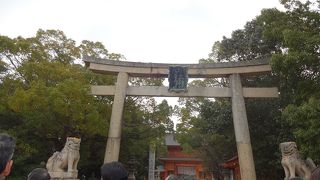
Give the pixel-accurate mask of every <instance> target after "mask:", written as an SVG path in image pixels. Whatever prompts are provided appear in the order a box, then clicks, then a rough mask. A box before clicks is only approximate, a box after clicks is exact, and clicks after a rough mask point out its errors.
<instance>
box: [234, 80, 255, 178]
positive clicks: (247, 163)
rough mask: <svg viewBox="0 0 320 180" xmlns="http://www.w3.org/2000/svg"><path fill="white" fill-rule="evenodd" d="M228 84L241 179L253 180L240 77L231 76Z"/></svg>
mask: <svg viewBox="0 0 320 180" xmlns="http://www.w3.org/2000/svg"><path fill="white" fill-rule="evenodd" d="M230 83H231V92H232V98H231V99H232V114H233V125H234V131H235V136H236V143H237V150H238V157H239V165H240V174H241V179H245V180H255V179H256V172H255V167H254V161H253V154H252V148H251V141H250V132H249V125H248V120H247V113H246V108H245V103H244V98H243V89H242V85H241V80H240V75H239V74H233V75H231V76H230Z"/></svg>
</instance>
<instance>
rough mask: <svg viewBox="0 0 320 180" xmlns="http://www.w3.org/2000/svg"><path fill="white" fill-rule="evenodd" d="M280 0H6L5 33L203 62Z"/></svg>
mask: <svg viewBox="0 0 320 180" xmlns="http://www.w3.org/2000/svg"><path fill="white" fill-rule="evenodd" d="M273 7H278V8H279V7H281V5H280V3H279V2H278V0H0V34H1V35H6V36H9V37H16V36H18V35H21V36H23V37H30V36H34V35H35V33H36V31H37V30H38V29H39V28H42V29H59V30H62V31H64V32H65V34H66V35H67V36H68V37H69V38H72V39H74V40H76V41H77V42H80V41H81V40H91V41H100V42H102V43H103V44H104V45H105V46H106V48H107V49H108V50H109V51H110V52H115V53H120V54H122V55H124V56H125V57H126V59H127V60H128V61H140V62H158V63H161V62H163V63H197V62H198V60H199V59H200V58H206V57H208V54H209V53H210V51H211V47H212V45H213V43H214V42H215V41H218V40H221V38H222V36H227V37H230V35H231V32H232V31H233V30H236V29H239V28H243V26H244V25H245V23H246V22H247V21H249V20H251V19H253V18H255V16H257V15H259V14H260V11H261V9H263V8H273Z"/></svg>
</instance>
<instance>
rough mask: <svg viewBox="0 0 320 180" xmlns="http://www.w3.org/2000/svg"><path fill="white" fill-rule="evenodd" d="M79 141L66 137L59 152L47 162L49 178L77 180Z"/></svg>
mask: <svg viewBox="0 0 320 180" xmlns="http://www.w3.org/2000/svg"><path fill="white" fill-rule="evenodd" d="M80 142H81V139H79V138H75V137H68V138H67V142H66V144H65V146H64V148H63V149H62V151H61V152H55V153H54V154H53V155H52V156H51V157H50V158H49V159H48V162H47V165H46V167H47V170H48V172H49V174H50V176H51V178H53V179H55V178H77V176H78V170H77V165H78V162H79V159H80V153H79V149H80Z"/></svg>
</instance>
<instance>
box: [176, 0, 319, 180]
mask: <svg viewBox="0 0 320 180" xmlns="http://www.w3.org/2000/svg"><path fill="white" fill-rule="evenodd" d="M281 3H282V4H283V5H284V7H285V8H286V9H285V11H280V10H278V9H275V8H273V9H264V10H262V11H261V14H260V15H259V16H257V17H256V18H255V19H253V20H251V21H249V22H247V23H246V24H245V26H244V29H238V30H235V31H233V33H232V34H231V37H230V38H227V37H223V38H222V40H221V41H218V42H215V43H214V44H213V47H212V52H211V53H210V54H209V57H208V58H207V59H201V60H200V61H199V62H200V63H215V62H228V61H250V60H256V59H261V58H269V59H270V60H271V61H270V62H271V66H272V74H271V75H266V76H259V77H246V78H244V77H243V78H242V83H243V86H244V87H245V86H246V87H270V86H278V87H279V91H280V98H279V99H278V100H271V99H270V100H267V99H261V100H260V99H246V100H245V103H246V110H247V116H248V121H249V128H250V134H251V142H252V148H253V154H254V160H255V166H256V172H257V177H258V178H259V179H279V178H281V177H283V170H282V167H281V165H280V161H279V159H280V156H281V155H280V152H279V149H278V144H279V143H280V142H283V141H297V144H298V148H299V149H300V150H301V152H302V154H303V155H305V156H308V157H311V158H312V159H313V160H315V161H316V162H317V163H319V156H318V155H319V153H320V148H319V146H318V145H319V136H320V132H319V131H318V130H317V129H319V123H318V122H320V119H319V118H320V116H319V112H320V109H319V107H320V106H319V101H318V99H319V92H320V91H319V88H320V86H319V82H320V81H319V70H320V67H319V63H320V59H319V58H320V56H319V55H320V54H319V53H320V46H319V44H320V42H319V38H320V29H319V27H320V26H319V25H320V24H319V23H320V19H319V18H320V14H319V8H320V4H319V3H320V2H319V1H314V2H310V1H306V2H304V3H303V2H301V1H297V0H283V1H281ZM193 83H197V84H198V85H201V86H228V79H225V78H221V79H216V80H213V79H211V80H208V79H205V80H204V81H202V82H199V80H197V82H192V83H191V84H190V85H193ZM180 101H181V103H182V104H183V105H185V106H184V107H182V108H177V110H178V112H179V114H181V118H180V121H181V123H180V124H179V125H178V131H179V133H180V134H179V139H180V141H181V142H183V144H184V146H185V147H186V148H187V149H189V148H190V147H191V148H193V149H196V150H198V151H200V152H201V154H202V155H203V156H204V160H206V161H209V162H211V163H213V164H221V163H222V162H224V161H225V160H227V159H230V158H231V157H232V156H233V155H236V153H235V152H236V148H235V141H234V133H233V128H232V117H231V115H230V113H231V109H230V102H229V101H230V100H228V99H218V98H216V99H214V100H212V99H202V98H193V99H181V100H180ZM208 144H209V145H208ZM209 166H210V165H209ZM211 167H212V165H211ZM213 167H214V168H219V167H218V166H213Z"/></svg>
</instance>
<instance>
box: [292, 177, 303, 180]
mask: <svg viewBox="0 0 320 180" xmlns="http://www.w3.org/2000/svg"><path fill="white" fill-rule="evenodd" d="M290 180H303V179H302V178H301V177H294V178H290Z"/></svg>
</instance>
